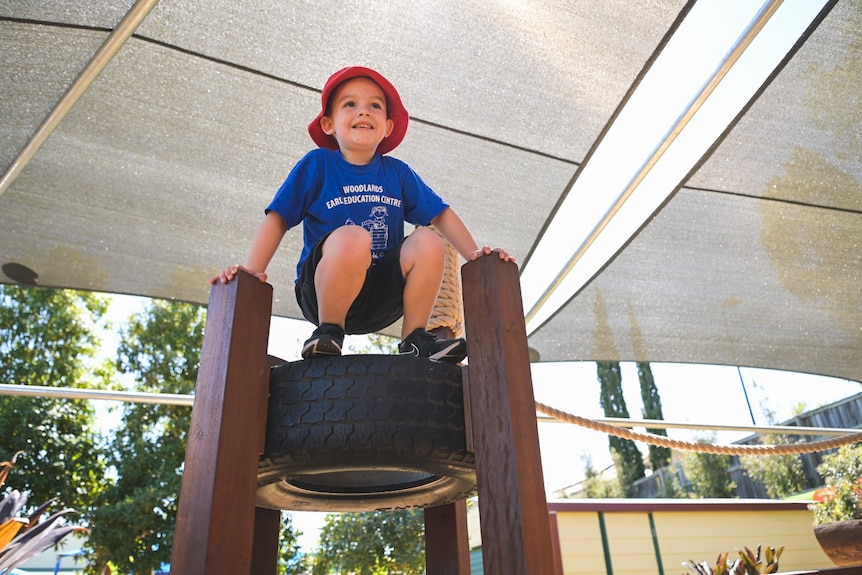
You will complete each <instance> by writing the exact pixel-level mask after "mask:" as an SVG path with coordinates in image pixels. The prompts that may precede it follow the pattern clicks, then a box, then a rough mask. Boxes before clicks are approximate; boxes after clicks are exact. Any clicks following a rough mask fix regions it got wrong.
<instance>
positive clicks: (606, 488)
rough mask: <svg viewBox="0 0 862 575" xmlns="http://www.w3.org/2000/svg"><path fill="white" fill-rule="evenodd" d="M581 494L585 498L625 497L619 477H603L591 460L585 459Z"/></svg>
mask: <svg viewBox="0 0 862 575" xmlns="http://www.w3.org/2000/svg"><path fill="white" fill-rule="evenodd" d="M582 494H583V496H584V497H585V498H587V499H614V498H621V497H625V495H626V494H625V490H624V489H623V486H622V484H621V483H620V481H619V479H617V478H613V479H605V478H603V477H602V474H601V472H599V471H596V469H595V468H594V467H593V462H592V460H590V459H589V458H588V459H587V460H586V467H585V468H584V482H583V490H582Z"/></svg>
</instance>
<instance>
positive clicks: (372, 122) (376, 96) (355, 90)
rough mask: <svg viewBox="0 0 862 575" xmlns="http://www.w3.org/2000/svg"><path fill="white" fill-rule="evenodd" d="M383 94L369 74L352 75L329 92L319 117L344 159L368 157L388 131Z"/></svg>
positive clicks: (389, 130) (388, 122)
mask: <svg viewBox="0 0 862 575" xmlns="http://www.w3.org/2000/svg"><path fill="white" fill-rule="evenodd" d="M393 126H394V124H393V123H392V120H390V119H389V117H388V114H387V110H386V95H385V94H384V93H383V90H382V89H381V88H380V86H378V85H377V83H376V82H374V81H373V80H371V79H370V78H364V77H362V78H353V79H351V80H348V81H346V82H344V83H343V84H341V85H340V86H338V88H336V90H335V92H334V93H333V94H332V98H331V100H330V104H329V110H328V112H327V115H326V116H323V117H322V118H321V119H320V127H321V128H323V132H324V133H326V134H328V135H330V136H334V137H335V140H336V141H337V142H338V148H339V150H341V153H342V155H343V156H344V157H345V158H346V159H347V160H348V161H352V160H353V159H359V160H362V161H363V163H365V162H369V161H371V158H373V156H374V153H375V152H376V151H377V146H378V145H379V144H380V142H381V141H382V140H383V138H385V137H386V136H388V135H389V134H390V133H391V132H392V128H393Z"/></svg>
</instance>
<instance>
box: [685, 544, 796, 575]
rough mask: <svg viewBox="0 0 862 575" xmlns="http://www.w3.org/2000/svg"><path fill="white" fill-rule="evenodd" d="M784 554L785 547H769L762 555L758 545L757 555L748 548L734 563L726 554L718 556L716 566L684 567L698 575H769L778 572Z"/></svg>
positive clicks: (703, 564)
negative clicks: (779, 561) (780, 558)
mask: <svg viewBox="0 0 862 575" xmlns="http://www.w3.org/2000/svg"><path fill="white" fill-rule="evenodd" d="M783 552H784V546H781V547H779V548H778V549H776V548H775V547H767V548H766V551H765V552H764V553H763V554H762V555H761V552H760V545H758V546H757V552H756V553H755V552H752V551H751V549H749V548H748V547H746V548H745V551H739V557H737V558H736V559H735V560H734V561H731V560H730V559H728V555H729V554H728V553H725V554H723V555H719V556H718V559H716V561H715V565H714V566H713V565H710V564H709V563H707V562H706V561H702V562H700V563H695V562H694V561H685V562H683V565H685V566H686V567H688V568H689V569H691V570H692V571H694V572H695V573H697V574H698V575H767V574H768V573H777V572H778V559H779V557H781V554H782V553H783Z"/></svg>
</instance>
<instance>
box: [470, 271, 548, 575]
mask: <svg viewBox="0 0 862 575" xmlns="http://www.w3.org/2000/svg"><path fill="white" fill-rule="evenodd" d="M461 272H462V277H463V283H464V320H465V327H466V332H467V338H468V341H469V348H468V351H469V354H470V355H469V366H468V370H469V377H470V402H471V409H472V411H471V413H472V418H473V441H474V444H475V448H476V475H477V479H478V483H479V520H480V525H481V530H482V556H483V560H484V565H485V573H506V575H550V574H552V573H554V554H553V547H552V544H551V529H550V522H549V521H548V505H547V502H546V500H545V487H544V480H543V478H542V461H541V456H540V454H539V433H538V428H537V424H536V408H535V399H534V398H533V383H532V377H531V374H530V354H529V349H528V347H527V332H526V326H525V323H524V307H523V302H522V301H521V286H520V283H519V281H518V267H517V266H516V265H515V264H514V263H511V262H504V261H502V260H501V259H499V258H498V257H495V256H493V255H491V256H483V257H480V258H479V259H478V260H475V261H472V262H469V263H467V264H465V265H464V267H463V268H461Z"/></svg>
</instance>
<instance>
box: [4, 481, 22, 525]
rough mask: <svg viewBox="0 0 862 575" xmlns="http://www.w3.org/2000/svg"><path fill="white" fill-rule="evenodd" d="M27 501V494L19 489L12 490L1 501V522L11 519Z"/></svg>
mask: <svg viewBox="0 0 862 575" xmlns="http://www.w3.org/2000/svg"><path fill="white" fill-rule="evenodd" d="M25 503H27V494H26V493H21V492H20V491H18V490H17V489H13V490H12V491H10V492H9V493H8V494H7V495H6V497H4V498H3V501H0V522H3V523H5V522H6V521H9V520H10V519H12V518H13V517H15V514H16V513H18V511H19V510H20V509H21V508H22V507H24V504H25Z"/></svg>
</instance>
